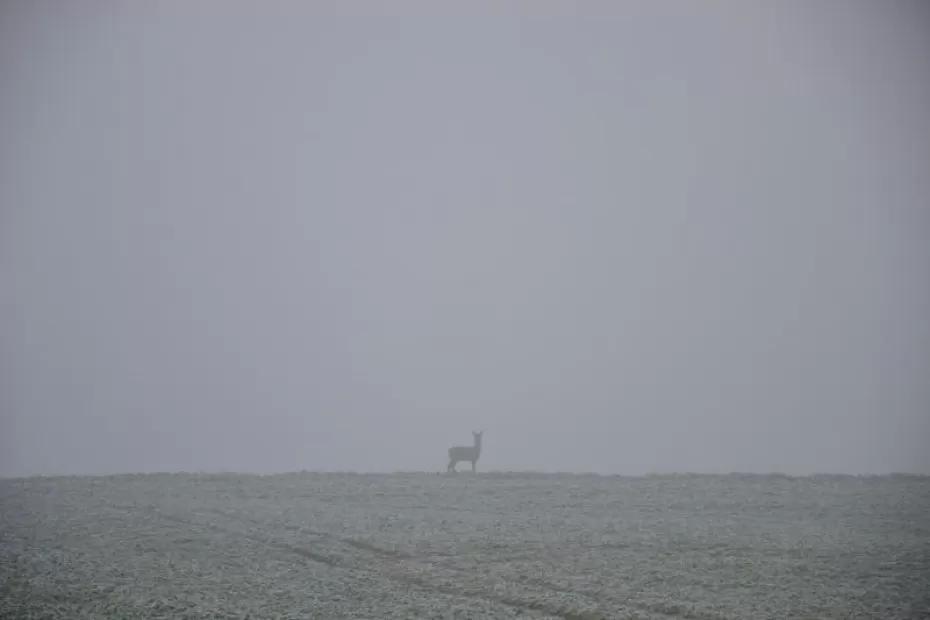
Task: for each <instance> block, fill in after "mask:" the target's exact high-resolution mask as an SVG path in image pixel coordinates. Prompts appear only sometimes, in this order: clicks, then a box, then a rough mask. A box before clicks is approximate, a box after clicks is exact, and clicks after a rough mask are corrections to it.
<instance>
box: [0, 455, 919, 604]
mask: <svg viewBox="0 0 930 620" xmlns="http://www.w3.org/2000/svg"><path fill="white" fill-rule="evenodd" d="M245 616H251V617H258V618H276V617H280V618H327V619H329V618H346V617H351V618H390V617H393V618H414V617H441V618H492V617H502V618H509V617H551V618H601V617H604V618H627V617H628V618H734V619H735V618H788V617H791V618H849V617H873V618H917V617H930V478H926V477H915V476H890V477H862V478H857V477H828V476H824V477H811V478H789V477H784V476H743V475H730V476H691V475H686V476H652V477H641V478H622V477H600V476H575V475H539V474H478V475H471V474H459V475H435V474H391V475H356V474H315V473H299V474H283V475H276V476H243V475H194V474H157V475H130V476H115V477H105V478H89V477H70V478H30V479H16V480H0V617H3V618H29V617H36V618H38V617H43V618H44V617H55V618H80V617H114V618H143V617H144V618H177V617H191V618H215V617H221V618H241V617H245Z"/></svg>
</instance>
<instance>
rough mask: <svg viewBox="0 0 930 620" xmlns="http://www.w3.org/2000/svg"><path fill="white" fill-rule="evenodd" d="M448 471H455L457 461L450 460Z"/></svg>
mask: <svg viewBox="0 0 930 620" xmlns="http://www.w3.org/2000/svg"><path fill="white" fill-rule="evenodd" d="M446 471H455V461H453V460H452V459H449V466H448V467H446Z"/></svg>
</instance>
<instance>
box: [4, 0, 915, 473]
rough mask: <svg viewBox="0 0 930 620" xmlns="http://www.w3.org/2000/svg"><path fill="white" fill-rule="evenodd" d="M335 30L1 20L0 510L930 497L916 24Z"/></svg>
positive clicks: (430, 22)
mask: <svg viewBox="0 0 930 620" xmlns="http://www.w3.org/2000/svg"><path fill="white" fill-rule="evenodd" d="M334 6H335V5H333V6H327V5H326V4H324V3H314V2H309V3H296V2H295V3H285V2H277V3H268V4H266V3H260V2H252V3H227V2H222V3H221V2H199V3H187V2H180V1H173V2H159V3H142V2H98V1H83V2H74V3H60V2H25V1H23V2H5V3H3V6H2V8H0V475H7V476H9V475H21V474H36V473H92V472H101V473H102V472H121V471H152V470H211V471H213V470H248V471H262V472H265V471H281V470H294V469H302V468H305V469H326V470H359V471H372V470H373V471H393V470H401V469H403V470H429V471H438V470H441V469H443V468H444V467H445V464H446V463H445V456H446V449H447V448H448V447H449V445H451V444H453V443H468V442H470V440H471V435H470V432H469V431H471V430H472V429H477V428H485V429H486V434H485V442H484V443H485V445H484V454H483V456H482V460H481V462H480V463H479V467H480V468H482V469H485V470H488V469H540V470H547V471H556V470H571V471H597V472H617V473H643V472H649V471H682V470H688V471H734V470H735V471H760V472H765V471H773V470H774V471H784V472H788V473H807V472H812V471H826V472H853V473H855V472H889V471H915V472H924V473H930V450H928V449H927V445H930V79H928V77H927V76H930V11H928V10H927V6H926V5H922V3H920V2H913V3H905V2H893V1H889V2H860V1H832V2H830V1H825V2H790V1H785V2H764V3H744V2H706V3H680V2H635V3H610V4H603V5H602V4H595V3H590V4H580V5H575V6H574V7H573V6H572V5H569V4H562V5H556V4H552V3H550V4H539V5H534V6H535V7H536V8H534V9H533V11H535V13H534V12H531V11H530V9H529V8H528V7H529V6H530V5H529V4H512V5H510V8H509V9H506V10H504V9H499V8H497V9H490V8H487V7H485V8H475V5H468V8H467V9H465V8H461V9H459V10H458V14H455V15H453V14H452V13H444V11H446V10H447V9H442V10H441V9H438V8H435V7H433V8H426V6H425V5H421V6H420V8H419V9H417V8H415V5H412V4H409V5H404V6H405V8H404V9H403V14H402V15H394V16H389V15H387V13H386V12H385V10H384V9H381V10H380V15H375V14H374V13H371V14H369V15H366V8H365V5H359V4H355V5H352V6H351V8H348V9H347V8H341V9H339V10H338V12H337V10H336V9H335V8H333V7H334ZM371 6H374V5H371ZM462 6H463V7H464V6H465V5H462ZM487 6H493V5H487ZM579 7H581V8H579ZM582 9H584V10H582ZM585 11H588V12H589V14H587V15H585V14H584V13H585Z"/></svg>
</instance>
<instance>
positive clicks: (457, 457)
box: [446, 431, 484, 472]
mask: <svg viewBox="0 0 930 620" xmlns="http://www.w3.org/2000/svg"><path fill="white" fill-rule="evenodd" d="M471 434H472V436H473V437H474V438H475V445H473V446H452V447H451V448H449V466H448V467H447V468H446V471H447V472H454V471H455V466H456V464H457V463H458V462H459V461H471V470H472V472H474V471H475V463H477V462H478V457H480V456H481V435H483V434H484V431H478V432H475V431H472V432H471Z"/></svg>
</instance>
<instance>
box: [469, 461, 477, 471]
mask: <svg viewBox="0 0 930 620" xmlns="http://www.w3.org/2000/svg"><path fill="white" fill-rule="evenodd" d="M477 462H478V461H472V462H471V473H475V463H477Z"/></svg>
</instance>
